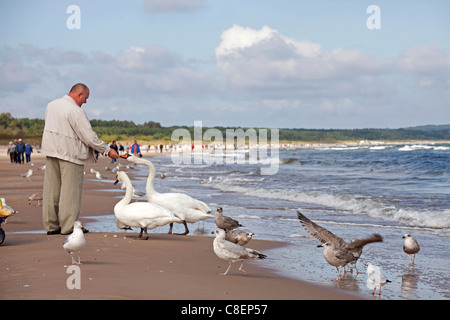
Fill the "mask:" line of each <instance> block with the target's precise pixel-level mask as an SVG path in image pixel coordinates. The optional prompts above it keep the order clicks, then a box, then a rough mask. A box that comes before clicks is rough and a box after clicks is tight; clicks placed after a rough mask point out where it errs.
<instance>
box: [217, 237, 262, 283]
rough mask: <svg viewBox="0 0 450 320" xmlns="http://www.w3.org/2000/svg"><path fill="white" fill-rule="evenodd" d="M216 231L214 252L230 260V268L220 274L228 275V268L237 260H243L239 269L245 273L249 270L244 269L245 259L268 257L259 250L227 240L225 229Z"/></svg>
mask: <svg viewBox="0 0 450 320" xmlns="http://www.w3.org/2000/svg"><path fill="white" fill-rule="evenodd" d="M215 233H216V237H215V238H214V242H213V248H214V253H215V254H216V255H217V256H218V257H219V258H220V259H222V260H225V261H228V262H229V264H228V269H227V270H226V271H225V272H224V273H219V275H222V276H226V275H227V273H228V270H230V268H231V264H232V263H233V262H237V261H240V262H241V266H240V267H239V271H241V272H242V273H244V274H245V273H247V272H246V271H245V270H244V269H242V266H243V265H244V261H245V260H256V259H265V258H266V257H267V256H266V255H265V254H262V253H261V252H259V251H257V250H254V249H249V248H244V247H242V246H240V245H237V244H234V243H232V242H230V241H227V240H225V230H222V229H217V230H216V232H215Z"/></svg>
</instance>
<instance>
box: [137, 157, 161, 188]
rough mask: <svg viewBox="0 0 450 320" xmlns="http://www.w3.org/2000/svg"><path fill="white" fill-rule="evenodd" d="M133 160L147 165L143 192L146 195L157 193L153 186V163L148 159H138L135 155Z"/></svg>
mask: <svg viewBox="0 0 450 320" xmlns="http://www.w3.org/2000/svg"><path fill="white" fill-rule="evenodd" d="M133 162H135V163H140V164H144V165H146V166H147V167H148V177H147V185H146V186H145V194H146V195H147V197H149V196H151V195H154V194H157V192H156V191H155V188H154V187H153V183H154V179H155V166H153V163H152V162H151V161H150V160H147V159H140V158H137V157H136V158H135V159H134V161H133Z"/></svg>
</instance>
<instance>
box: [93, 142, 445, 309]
mask: <svg viewBox="0 0 450 320" xmlns="http://www.w3.org/2000/svg"><path fill="white" fill-rule="evenodd" d="M255 152H256V153H255ZM204 154H205V152H202V151H195V150H194V151H193V152H192V153H191V154H190V158H189V157H187V158H184V162H183V163H180V157H179V156H178V157H177V156H175V157H174V155H173V154H172V155H157V156H155V157H151V158H148V159H149V160H151V161H152V163H153V164H154V165H155V168H156V178H155V182H154V187H155V189H156V190H157V191H158V192H182V193H186V194H189V195H191V196H192V197H194V198H197V199H199V200H202V201H204V202H205V203H207V204H208V205H209V207H210V208H211V211H212V214H214V212H215V211H216V209H217V208H218V207H222V208H223V212H224V215H227V216H230V217H232V218H234V219H236V220H238V221H239V222H240V223H241V224H242V225H243V228H245V229H247V230H250V231H252V232H254V233H255V234H256V239H263V240H271V241H281V242H284V243H285V245H284V246H281V247H277V248H274V249H270V250H267V252H264V253H265V254H266V255H267V256H268V258H267V259H266V260H261V261H254V262H251V263H253V264H258V265H259V266H262V267H264V268H270V269H272V270H275V272H277V273H279V274H280V275H282V276H285V277H290V278H293V279H300V280H303V281H307V282H310V283H314V284H320V285H323V286H329V287H334V288H340V289H342V290H346V291H349V292H353V293H354V294H356V295H358V296H361V297H363V298H368V299H382V300H411V299H412V300H415V299H417V300H419V299H420V300H422V299H425V300H435V299H437V300H447V299H450V250H449V248H450V144H448V143H421V144H392V145H390V144H377V145H371V144H356V145H326V146H323V145H314V144H311V145H307V146H302V147H294V146H293V147H289V146H288V147H284V148H276V150H275V149H270V150H267V149H266V150H256V151H255V150H245V149H244V150H239V149H238V150H233V149H231V150H228V151H223V150H221V151H220V153H219V152H217V150H216V151H213V152H212V153H211V152H209V155H208V157H204V158H202V156H203V155H204ZM212 156H214V157H215V158H214V157H212ZM233 157H234V158H233ZM255 157H256V158H255ZM268 158H270V163H269V162H267V161H266V160H267V159H268ZM202 159H203V161H201V160H202ZM263 160H264V161H263ZM268 163H269V164H268ZM269 165H270V166H271V169H272V170H267V169H268V167H269ZM134 170H137V172H134V173H135V174H136V173H137V177H136V178H135V179H133V181H132V182H133V186H134V188H135V189H137V190H141V191H145V184H146V176H147V173H148V169H147V167H145V166H137V167H136V169H134ZM161 173H163V174H164V175H165V178H164V179H162V178H160V174H161ZM262 173H264V174H262ZM268 173H269V174H268ZM144 201H145V200H144ZM297 210H299V211H300V212H302V213H303V214H304V215H305V216H307V217H308V218H309V219H310V220H312V221H314V222H316V223H317V224H319V225H320V226H322V227H324V228H326V229H328V230H329V231H331V232H332V233H334V234H335V235H338V236H340V237H341V238H343V239H344V240H346V241H350V240H351V239H353V238H364V237H367V236H370V235H371V234H374V233H378V234H380V235H381V236H382V237H383V242H379V243H371V244H368V245H367V246H366V247H365V248H364V251H363V254H362V256H361V258H360V259H359V260H358V263H357V269H358V271H359V272H360V273H357V272H356V270H354V271H353V272H347V273H346V274H345V275H344V276H343V277H342V279H341V280H340V281H336V278H337V270H336V268H335V267H333V266H331V265H329V264H328V263H327V262H326V261H325V259H324V257H323V248H319V247H317V245H318V244H319V243H318V241H317V240H316V239H315V238H313V237H311V236H310V235H309V234H308V233H307V232H306V231H305V229H304V228H303V227H302V225H301V224H300V222H299V220H298V219H297ZM102 223H103V225H99V224H98V222H95V221H94V220H93V221H92V223H91V226H90V227H89V228H90V229H93V231H95V230H96V228H98V229H101V230H102V231H105V225H104V224H105V220H103V222H102ZM106 223H108V225H109V226H110V227H111V228H114V229H113V230H112V231H114V232H119V231H118V229H117V228H116V227H115V224H114V216H111V217H110V221H109V222H108V220H106ZM189 227H190V230H191V233H190V235H193V234H200V235H203V236H206V237H211V250H212V240H213V235H212V234H211V232H212V231H213V230H215V228H216V226H215V223H214V220H213V219H208V220H204V221H201V222H198V223H196V224H192V225H189ZM106 228H107V227H106ZM163 229H164V227H161V228H157V229H154V230H152V231H151V232H165V231H166V230H163ZM97 231H99V230H97ZM106 231H108V230H106ZM110 231H111V230H110ZM182 231H184V227H183V225H181V224H176V225H175V226H174V232H182ZM120 232H124V231H120ZM136 232H137V231H136ZM151 232H149V235H150V237H151ZM407 233H409V234H411V235H412V236H413V237H414V238H415V239H416V240H417V241H418V242H419V245H420V248H421V250H420V252H419V253H418V254H417V255H416V258H415V265H414V266H411V265H410V260H409V257H408V255H407V254H406V253H404V252H403V239H402V236H403V235H405V234H407ZM188 236H189V235H188ZM251 243H252V242H251V241H250V242H249V243H248V244H247V246H248V247H251ZM367 262H371V263H372V264H373V265H375V266H377V267H379V268H380V269H379V270H381V272H382V273H383V274H384V276H385V277H386V278H387V279H388V280H390V281H391V282H389V283H387V284H386V285H385V286H383V287H382V291H381V295H378V290H377V292H376V293H375V295H374V296H372V295H371V293H372V291H373V286H372V285H371V284H370V283H368V275H367V273H366V267H365V265H364V264H365V263H367ZM224 263H225V262H224ZM234 272H238V271H237V266H235V270H234ZM230 273H233V269H231V270H230Z"/></svg>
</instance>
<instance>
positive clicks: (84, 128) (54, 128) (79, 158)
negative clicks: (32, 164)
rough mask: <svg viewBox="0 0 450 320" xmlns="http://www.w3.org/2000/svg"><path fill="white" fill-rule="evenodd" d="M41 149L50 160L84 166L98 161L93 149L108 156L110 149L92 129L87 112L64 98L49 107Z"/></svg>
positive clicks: (69, 98) (46, 113) (52, 102)
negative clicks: (60, 160)
mask: <svg viewBox="0 0 450 320" xmlns="http://www.w3.org/2000/svg"><path fill="white" fill-rule="evenodd" d="M41 150H42V154H44V155H46V156H48V157H55V158H58V159H62V160H67V161H70V162H73V163H76V164H83V165H84V164H86V163H89V162H93V161H95V156H94V150H97V151H98V152H100V153H103V152H105V153H108V152H109V150H110V147H109V146H108V145H107V144H106V143H105V142H103V141H101V140H100V139H99V138H98V137H97V134H96V133H95V132H94V131H93V130H92V127H91V124H90V123H89V119H88V117H87V115H86V112H85V111H84V110H83V109H82V108H81V107H79V106H78V105H77V104H76V103H75V101H74V100H73V99H72V98H71V97H69V96H68V95H65V96H64V97H62V98H60V99H56V100H53V101H51V102H50V103H49V104H48V105H47V109H46V110H45V127H44V134H43V135H42V149H41Z"/></svg>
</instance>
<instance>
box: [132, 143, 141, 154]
mask: <svg viewBox="0 0 450 320" xmlns="http://www.w3.org/2000/svg"><path fill="white" fill-rule="evenodd" d="M131 153H133V154H134V155H136V156H139V157H142V153H141V148H140V147H139V145H138V143H137V141H136V140H134V144H133V145H132V146H131Z"/></svg>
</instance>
